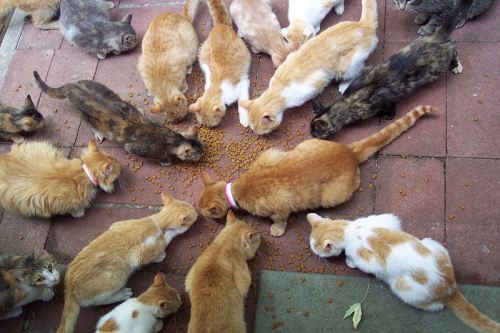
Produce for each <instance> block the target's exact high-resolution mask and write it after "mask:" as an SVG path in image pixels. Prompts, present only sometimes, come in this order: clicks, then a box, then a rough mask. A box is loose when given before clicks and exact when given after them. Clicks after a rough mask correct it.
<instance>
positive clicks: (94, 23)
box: [59, 0, 137, 59]
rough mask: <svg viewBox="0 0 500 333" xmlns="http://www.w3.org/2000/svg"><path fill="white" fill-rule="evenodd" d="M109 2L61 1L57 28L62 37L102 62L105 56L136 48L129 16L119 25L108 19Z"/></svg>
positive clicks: (99, 0) (95, 0)
mask: <svg viewBox="0 0 500 333" xmlns="http://www.w3.org/2000/svg"><path fill="white" fill-rule="evenodd" d="M113 7H114V4H113V3H112V2H111V1H104V0H92V1H88V0H62V2H61V17H60V19H59V28H60V29H61V33H62V34H63V36H64V37H65V38H66V39H67V40H68V41H69V42H71V43H74V44H76V45H78V46H79V47H81V48H82V49H84V50H86V51H87V52H90V53H93V54H96V55H97V57H98V58H99V59H106V57H107V56H108V54H110V53H113V54H115V55H118V54H121V53H123V52H127V51H130V50H132V49H133V48H135V46H136V45H137V37H136V33H135V30H134V28H133V27H132V25H131V24H130V23H131V22H132V14H129V15H127V16H126V17H124V18H123V19H122V20H121V21H120V22H113V21H111V20H110V19H109V14H108V10H109V9H111V8H113Z"/></svg>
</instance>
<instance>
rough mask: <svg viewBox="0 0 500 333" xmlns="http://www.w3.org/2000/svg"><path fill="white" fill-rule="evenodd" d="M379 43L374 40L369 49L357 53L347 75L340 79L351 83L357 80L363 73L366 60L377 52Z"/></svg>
mask: <svg viewBox="0 0 500 333" xmlns="http://www.w3.org/2000/svg"><path fill="white" fill-rule="evenodd" d="M377 43H378V39H377V38H374V39H373V41H372V43H371V45H370V47H369V48H368V49H360V50H358V51H357V52H356V53H354V56H353V57H352V59H351V65H350V66H349V68H347V70H346V71H345V73H343V74H342V75H340V77H339V79H341V80H342V81H351V80H353V79H355V78H356V77H357V76H358V75H359V73H361V70H362V69H363V67H364V65H365V61H366V59H368V57H369V56H370V54H372V52H373V50H375V47H376V46H377ZM346 88H347V87H346Z"/></svg>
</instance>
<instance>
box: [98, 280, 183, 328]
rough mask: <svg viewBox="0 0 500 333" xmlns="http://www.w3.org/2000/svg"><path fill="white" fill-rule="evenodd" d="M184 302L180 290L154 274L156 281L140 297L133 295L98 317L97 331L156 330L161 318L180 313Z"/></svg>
mask: <svg viewBox="0 0 500 333" xmlns="http://www.w3.org/2000/svg"><path fill="white" fill-rule="evenodd" d="M181 304H182V301H181V297H180V296H179V293H178V292H177V291H176V290H175V289H174V288H172V287H171V286H169V285H168V283H167V282H166V281H165V274H163V273H158V274H156V275H155V278H154V281H153V284H152V285H151V286H150V287H149V288H148V289H147V290H146V291H145V292H143V293H142V294H141V295H140V296H139V297H137V298H130V299H128V300H126V301H125V302H123V303H122V304H120V305H118V306H117V307H116V308H114V309H113V310H112V311H111V312H109V313H108V314H106V315H105V316H103V317H102V318H101V319H99V322H98V323H97V331H96V333H111V332H113V333H131V332H133V333H156V332H159V331H161V329H162V327H163V321H162V319H163V318H165V317H167V316H168V315H170V314H172V313H175V312H177V310H179V308H180V306H181Z"/></svg>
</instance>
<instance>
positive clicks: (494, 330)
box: [445, 289, 500, 333]
mask: <svg viewBox="0 0 500 333" xmlns="http://www.w3.org/2000/svg"><path fill="white" fill-rule="evenodd" d="M445 305H446V306H447V307H449V308H450V309H451V310H453V312H454V313H455V315H456V316H457V317H458V318H460V320H462V321H463V322H464V323H465V324H467V326H469V327H471V328H473V329H474V330H476V331H478V332H484V333H500V324H499V323H497V322H496V321H494V320H492V319H490V318H488V317H487V316H485V315H484V314H482V313H481V312H479V310H478V309H476V308H475V307H474V305H472V304H470V303H469V301H467V299H466V298H465V297H464V295H463V294H462V293H461V292H460V290H458V289H455V291H454V292H453V294H452V295H451V296H450V298H449V299H448V300H447V301H446V302H445Z"/></svg>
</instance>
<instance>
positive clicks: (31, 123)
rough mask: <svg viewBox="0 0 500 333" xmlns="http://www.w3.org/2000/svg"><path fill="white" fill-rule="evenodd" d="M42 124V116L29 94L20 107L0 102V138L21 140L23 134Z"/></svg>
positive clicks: (34, 130) (38, 127) (33, 130)
mask: <svg viewBox="0 0 500 333" xmlns="http://www.w3.org/2000/svg"><path fill="white" fill-rule="evenodd" d="M42 126H43V116H42V114H41V113H40V112H38V111H37V109H36V107H35V105H34V104H33V101H32V100H31V96H30V95H28V96H27V97H26V99H25V100H24V106H23V107H22V109H15V108H13V107H10V106H8V105H5V104H2V103H0V139H1V140H12V141H14V142H21V141H23V140H24V137H23V135H25V134H31V133H34V132H36V131H37V130H38V129H40V128H41V127H42Z"/></svg>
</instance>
